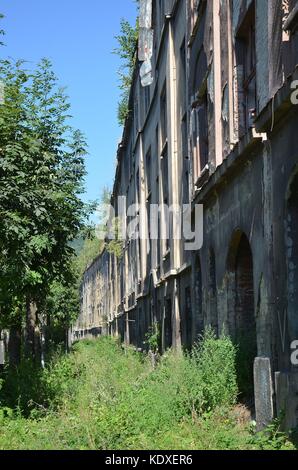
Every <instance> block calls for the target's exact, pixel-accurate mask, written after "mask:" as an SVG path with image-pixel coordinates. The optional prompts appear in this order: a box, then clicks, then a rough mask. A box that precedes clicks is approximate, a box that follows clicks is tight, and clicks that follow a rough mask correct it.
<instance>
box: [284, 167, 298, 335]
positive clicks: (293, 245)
mask: <svg viewBox="0 0 298 470" xmlns="http://www.w3.org/2000/svg"><path fill="white" fill-rule="evenodd" d="M285 242H286V256H287V281H288V285H287V304H288V305H287V307H288V331H289V337H290V340H291V341H292V340H295V339H297V338H298V174H296V176H295V177H294V179H293V181H292V183H291V184H290V188H289V196H288V203H287V222H286V240H285Z"/></svg>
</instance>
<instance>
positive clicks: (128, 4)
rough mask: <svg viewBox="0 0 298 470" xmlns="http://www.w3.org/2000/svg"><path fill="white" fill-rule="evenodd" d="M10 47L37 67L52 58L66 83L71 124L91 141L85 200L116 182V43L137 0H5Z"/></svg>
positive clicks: (118, 133)
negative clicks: (117, 35)
mask: <svg viewBox="0 0 298 470" xmlns="http://www.w3.org/2000/svg"><path fill="white" fill-rule="evenodd" d="M0 11H1V13H4V15H5V19H4V21H3V22H2V24H3V29H4V30H5V32H6V37H5V43H6V47H5V48H1V55H3V56H11V57H13V58H16V59H17V58H22V59H26V60H27V61H29V62H31V63H32V64H33V65H34V64H35V63H36V62H38V60H39V59H40V58H41V57H49V58H50V59H51V60H52V62H53V64H54V70H55V72H56V74H57V75H58V77H59V79H60V81H61V85H65V86H67V93H68V95H69V96H70V101H71V104H72V115H73V117H74V119H73V122H72V124H73V125H74V126H75V127H76V128H79V129H81V130H82V131H83V132H84V133H85V135H86V137H87V141H88V144H89V153H90V156H89V157H88V160H87V169H88V177H87V179H86V189H87V192H86V196H85V197H86V199H96V198H98V197H99V196H100V194H101V191H102V189H103V187H104V186H109V187H111V186H112V183H113V177H114V171H115V156H116V148H117V144H118V142H119V140H120V138H121V134H122V130H121V129H120V128H119V126H118V123H117V102H118V98H119V90H118V88H117V87H118V75H117V70H118V68H119V65H120V62H119V59H118V57H117V56H116V55H114V54H112V53H111V52H112V50H113V49H114V48H115V47H116V46H117V42H116V40H115V39H114V36H115V35H116V34H118V33H119V29H120V20H121V18H122V17H125V18H126V19H128V20H130V21H131V22H133V21H134V20H135V16H136V5H135V3H134V1H133V0H113V1H111V0H110V1H107V0H84V1H79V0H1V7H0Z"/></svg>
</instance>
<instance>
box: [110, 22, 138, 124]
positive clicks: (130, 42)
mask: <svg viewBox="0 0 298 470" xmlns="http://www.w3.org/2000/svg"><path fill="white" fill-rule="evenodd" d="M138 36H139V26H138V20H137V21H136V24H135V26H132V25H131V24H130V23H129V22H128V21H127V20H125V19H122V20H121V23H120V35H118V36H116V39H117V41H118V44H119V47H118V48H116V49H115V50H114V51H113V52H114V54H117V55H118V56H119V57H120V59H121V60H122V61H123V64H122V66H121V67H120V69H119V71H118V73H119V76H120V86H119V88H120V90H121V97H120V102H119V104H118V122H119V124H120V125H123V124H124V123H125V120H126V118H127V116H128V114H129V109H128V105H129V93H130V88H131V84H132V78H133V72H134V68H135V64H136V51H137V42H138Z"/></svg>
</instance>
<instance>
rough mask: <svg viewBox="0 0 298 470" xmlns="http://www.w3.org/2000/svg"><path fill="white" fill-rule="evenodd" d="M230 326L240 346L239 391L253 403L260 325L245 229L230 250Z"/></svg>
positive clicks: (238, 356)
mask: <svg viewBox="0 0 298 470" xmlns="http://www.w3.org/2000/svg"><path fill="white" fill-rule="evenodd" d="M228 271H229V282H228V302H229V329H230V333H231V336H232V338H233V339H234V341H235V343H236V344H237V346H238V354H237V374H238V385H239V391H240V393H241V395H242V398H244V399H245V400H246V401H248V402H250V401H251V405H253V395H254V381H253V364H254V359H255V357H256V356H257V328H256V315H255V293H254V273H253V254H252V250H251V247H250V243H249V240H248V238H247V236H246V235H245V233H244V232H242V231H241V230H237V231H236V232H235V233H234V235H233V237H232V241H231V244H230V249H229V254H228Z"/></svg>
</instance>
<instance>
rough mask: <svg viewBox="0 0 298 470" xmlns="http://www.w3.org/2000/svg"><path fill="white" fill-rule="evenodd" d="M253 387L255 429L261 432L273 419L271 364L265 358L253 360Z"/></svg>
mask: <svg viewBox="0 0 298 470" xmlns="http://www.w3.org/2000/svg"><path fill="white" fill-rule="evenodd" d="M254 387H255V409H256V422H257V429H258V430H261V429H263V428H264V427H266V426H268V425H269V424H270V423H271V422H272V420H273V418H274V408H273V385H272V375H271V363H270V359H269V358H267V357H257V358H256V359H255V363H254Z"/></svg>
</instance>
